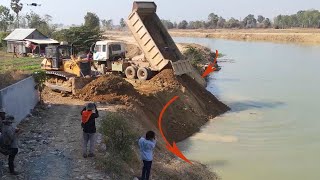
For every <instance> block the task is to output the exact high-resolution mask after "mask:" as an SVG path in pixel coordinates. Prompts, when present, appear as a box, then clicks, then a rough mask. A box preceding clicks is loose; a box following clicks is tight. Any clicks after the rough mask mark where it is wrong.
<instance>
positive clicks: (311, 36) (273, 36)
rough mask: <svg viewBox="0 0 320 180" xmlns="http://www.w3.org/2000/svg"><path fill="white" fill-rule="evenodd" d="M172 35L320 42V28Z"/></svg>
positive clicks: (173, 32)
mask: <svg viewBox="0 0 320 180" xmlns="http://www.w3.org/2000/svg"><path fill="white" fill-rule="evenodd" d="M169 33H170V34H171V35H172V36H180V37H205V38H219V39H232V40H245V41H270V42H288V43H305V44H320V29H217V30H203V29H197V30H170V31H169Z"/></svg>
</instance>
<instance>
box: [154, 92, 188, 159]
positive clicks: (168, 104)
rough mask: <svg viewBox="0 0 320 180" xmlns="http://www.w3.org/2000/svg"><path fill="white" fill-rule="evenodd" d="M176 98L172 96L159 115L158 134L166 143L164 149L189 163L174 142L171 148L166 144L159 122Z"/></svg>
mask: <svg viewBox="0 0 320 180" xmlns="http://www.w3.org/2000/svg"><path fill="white" fill-rule="evenodd" d="M178 98H179V97H178V96H174V97H173V98H172V99H171V100H170V101H169V102H167V104H166V105H165V106H164V107H163V109H162V111H161V112H160V115H159V120H158V125H159V130H160V133H161V135H162V138H163V139H164V141H165V142H166V148H167V149H168V150H169V151H171V152H172V153H173V154H175V155H176V156H178V157H179V158H181V159H183V160H184V161H186V162H188V163H190V164H192V163H191V161H189V160H188V159H187V158H186V157H185V156H184V155H183V153H182V152H181V151H180V150H179V148H178V146H177V145H176V143H175V142H173V144H172V146H171V144H170V143H169V142H168V140H167V138H166V137H165V136H164V134H163V131H162V126H161V122H162V116H163V114H164V112H165V111H166V110H167V108H168V107H169V106H170V104H171V103H173V102H174V101H175V100H176V99H178Z"/></svg>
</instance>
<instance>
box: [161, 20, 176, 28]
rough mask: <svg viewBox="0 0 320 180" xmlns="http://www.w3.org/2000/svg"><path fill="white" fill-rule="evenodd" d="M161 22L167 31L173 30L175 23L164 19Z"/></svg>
mask: <svg viewBox="0 0 320 180" xmlns="http://www.w3.org/2000/svg"><path fill="white" fill-rule="evenodd" d="M161 22H162V24H163V25H164V27H166V28H167V29H173V23H172V22H171V21H170V20H164V19H162V20H161Z"/></svg>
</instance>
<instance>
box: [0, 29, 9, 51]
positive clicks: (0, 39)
mask: <svg viewBox="0 0 320 180" xmlns="http://www.w3.org/2000/svg"><path fill="white" fill-rule="evenodd" d="M8 35H9V33H8V32H0V48H4V47H6V46H7V44H6V42H5V41H4V38H6V37H7V36H8Z"/></svg>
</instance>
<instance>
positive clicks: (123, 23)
mask: <svg viewBox="0 0 320 180" xmlns="http://www.w3.org/2000/svg"><path fill="white" fill-rule="evenodd" d="M126 26H127V25H126V22H125V21H124V19H123V18H121V19H120V27H121V28H125V27H126Z"/></svg>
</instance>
